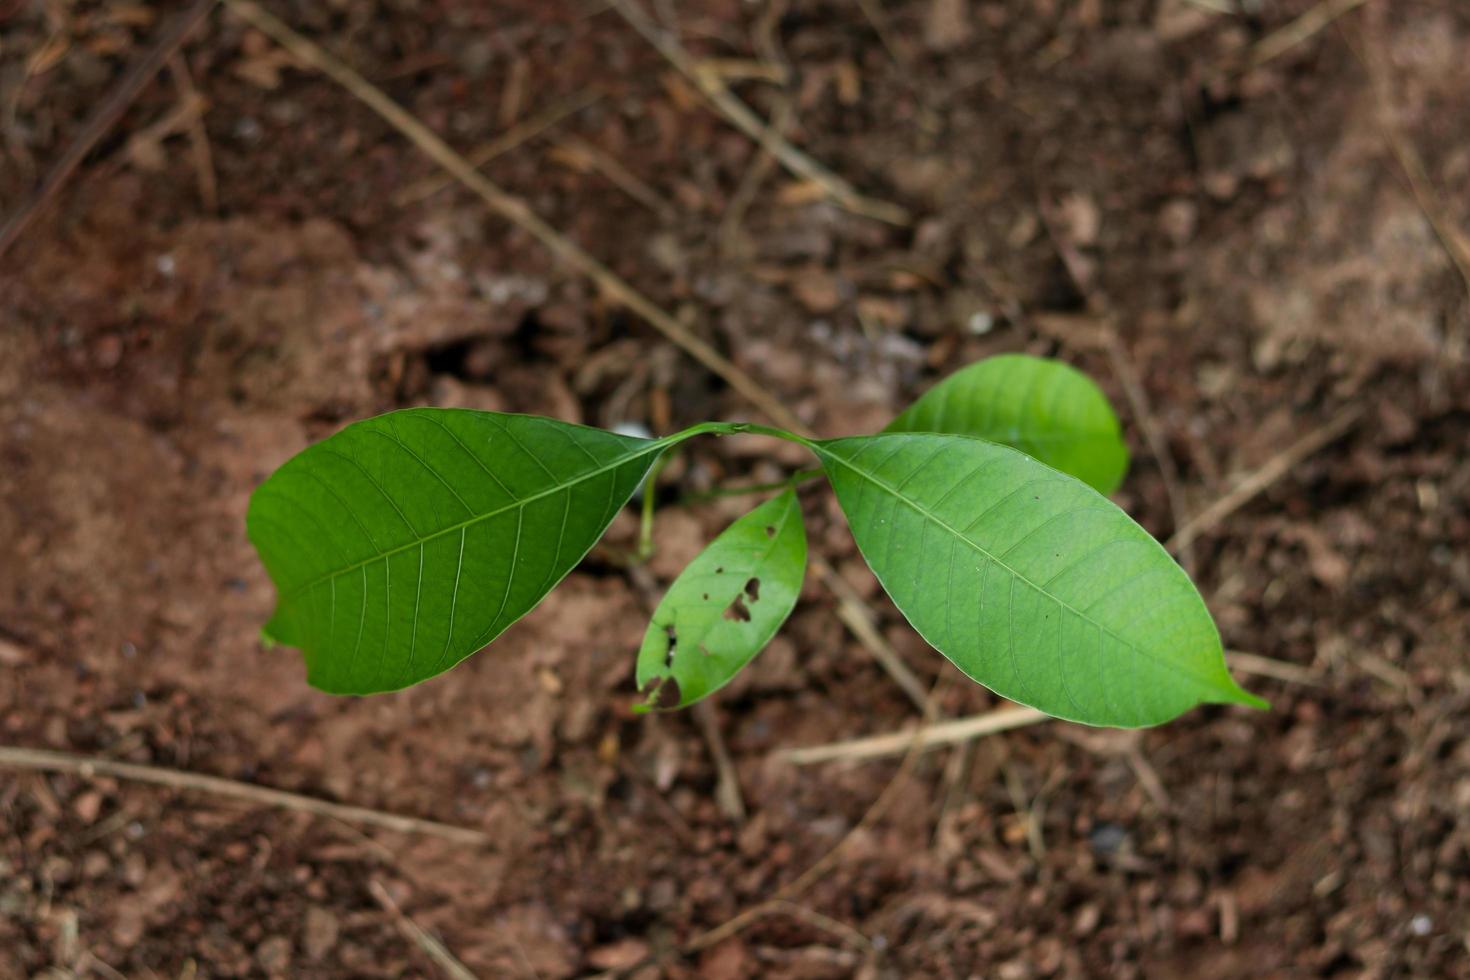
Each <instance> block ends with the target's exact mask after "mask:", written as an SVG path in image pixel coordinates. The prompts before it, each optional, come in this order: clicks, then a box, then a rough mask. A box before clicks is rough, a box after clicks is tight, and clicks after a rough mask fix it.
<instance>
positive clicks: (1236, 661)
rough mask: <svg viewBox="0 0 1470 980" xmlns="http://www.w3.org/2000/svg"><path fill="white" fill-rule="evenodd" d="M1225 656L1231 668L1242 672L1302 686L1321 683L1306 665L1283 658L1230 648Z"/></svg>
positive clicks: (1314, 685)
mask: <svg viewBox="0 0 1470 980" xmlns="http://www.w3.org/2000/svg"><path fill="white" fill-rule="evenodd" d="M1225 658H1226V659H1227V660H1228V661H1229V662H1230V667H1231V669H1233V670H1236V671H1239V672H1240V673H1242V674H1254V675H1255V676H1256V677H1270V678H1272V679H1273V680H1278V681H1285V682H1286V683H1288V684H1301V685H1303V686H1304V687H1318V686H1320V685H1321V683H1322V681H1321V680H1320V679H1319V678H1318V677H1317V674H1316V673H1315V672H1313V671H1311V670H1309V669H1307V668H1306V667H1302V666H1300V665H1299V664H1293V663H1288V662H1287V661H1285V660H1277V659H1275V658H1274V657H1263V656H1261V655H1260V654H1258V653H1243V652H1241V651H1240V650H1230V651H1228V652H1227V653H1226V654H1225Z"/></svg>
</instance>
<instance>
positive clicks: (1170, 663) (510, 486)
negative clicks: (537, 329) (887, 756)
mask: <svg viewBox="0 0 1470 980" xmlns="http://www.w3.org/2000/svg"><path fill="white" fill-rule="evenodd" d="M742 433H754V434H760V435H765V436H772V437H775V438H779V439H786V440H789V441H791V442H795V443H798V444H800V445H802V446H805V447H806V448H807V449H809V450H811V452H812V453H813V454H814V456H815V457H816V460H817V462H818V463H819V464H820V471H819V472H820V473H822V474H825V475H826V477H827V478H828V480H829V481H830V482H831V483H832V486H833V488H834V489H835V491H836V494H837V501H838V504H839V505H840V506H841V508H842V510H843V512H844V513H845V514H846V516H847V520H848V524H849V525H850V527H851V528H852V532H853V536H854V537H855V538H856V540H857V544H858V548H859V550H860V551H861V552H862V554H863V557H864V559H865V560H866V561H867V562H868V565H869V566H870V567H871V568H872V569H873V572H874V574H875V575H876V576H877V578H878V581H879V582H880V583H881V584H882V586H883V588H884V589H885V590H886V591H887V592H888V594H889V595H890V596H891V597H892V598H893V601H894V604H895V605H896V606H897V607H898V609H899V611H900V612H902V613H903V615H904V616H905V617H906V618H907V619H908V621H909V623H910V624H912V625H913V627H914V628H915V629H916V630H918V632H919V634H920V635H921V636H923V638H924V639H925V640H926V641H927V642H928V643H929V644H930V645H932V646H933V647H934V648H935V649H937V650H938V651H939V652H940V653H942V654H944V655H945V656H946V657H948V658H949V659H950V660H951V661H952V662H953V663H954V664H955V665H956V666H958V667H959V668H960V669H961V670H963V671H964V672H965V673H966V674H968V675H969V676H970V677H972V678H974V679H975V680H976V681H978V682H980V683H981V684H984V685H985V686H986V687H988V688H990V689H991V690H993V691H995V692H996V693H998V694H1000V695H1002V696H1004V697H1006V698H1009V699H1011V700H1013V701H1018V702H1020V703H1022V704H1027V705H1031V706H1033V707H1035V708H1038V709H1040V710H1042V711H1044V712H1047V713H1048V714H1051V715H1055V716H1056V717H1059V718H1064V719H1068V720H1071V721H1078V722H1083V723H1086V724H1091V725H1112V726H1118V727H1129V728H1132V727H1138V726H1143V725H1155V724H1159V723H1162V722H1165V721H1168V720H1169V719H1171V718H1174V717H1176V716H1177V715H1179V714H1180V713H1182V712H1184V711H1186V710H1188V709H1189V708H1191V707H1193V706H1195V705H1197V704H1200V703H1205V702H1210V703H1236V704H1246V705H1251V706H1254V707H1265V706H1266V705H1265V702H1263V701H1261V700H1260V699H1259V698H1256V697H1254V696H1253V695H1251V694H1249V693H1247V692H1245V691H1244V690H1242V689H1241V688H1240V687H1239V686H1237V685H1236V683H1235V682H1234V680H1233V679H1232V678H1231V677H1230V674H1229V672H1228V671H1227V669H1226V666H1225V660H1224V656H1223V652H1222V649H1221V645H1220V637H1219V633H1218V632H1217V631H1216V629H1215V624H1214V622H1213V620H1212V619H1211V618H1210V614H1209V612H1208V610H1206V608H1205V604H1204V602H1203V600H1201V598H1200V596H1199V593H1198V592H1197V591H1196V590H1195V588H1194V586H1193V584H1192V583H1191V582H1190V581H1189V578H1188V576H1186V575H1185V573H1184V572H1183V570H1182V569H1180V567H1179V566H1178V565H1177V564H1176V563H1175V562H1174V560H1173V559H1172V558H1171V557H1170V556H1169V555H1168V553H1167V552H1165V551H1164V549H1163V548H1162V547H1161V546H1160V545H1159V544H1158V542H1156V541H1155V540H1154V539H1153V538H1152V537H1150V536H1149V535H1148V533H1147V532H1145V531H1144V530H1143V529H1142V528H1141V527H1139V526H1138V525H1137V524H1136V523H1134V521H1133V520H1132V519H1130V518H1129V517H1128V515H1127V514H1125V513H1124V512H1123V511H1122V510H1120V509H1119V508H1118V507H1117V506H1116V505H1114V504H1113V503H1111V502H1110V501H1109V500H1108V499H1107V497H1106V496H1104V494H1106V493H1109V492H1111V491H1112V490H1113V489H1115V488H1116V487H1117V485H1118V483H1119V482H1120V481H1121V479H1122V477H1123V474H1124V471H1125V470H1126V468H1127V464H1128V454H1127V449H1126V447H1125V445H1124V443H1123V441H1122V438H1121V436H1120V433H1119V426H1118V421H1117V417H1116V416H1115V414H1114V413H1113V410H1112V408H1111V406H1109V404H1108V402H1107V399H1106V398H1105V397H1104V395H1103V394H1102V392H1101V391H1099V390H1098V388H1097V386H1096V385H1094V384H1093V383H1092V382H1091V381H1090V380H1088V379H1087V378H1086V377H1085V376H1084V375H1082V374H1080V373H1079V372H1077V371H1075V370H1073V369H1072V368H1070V367H1067V366H1066V365H1063V364H1059V363H1057V362H1053V361H1046V360H1042V359H1039V358H1033V357H1026V356H1021V355H1005V356H1001V357H994V358H990V359H987V360H985V361H981V362H979V363H977V364H974V365H971V366H970V367H968V368H965V369H963V370H961V371H959V372H957V373H956V374H954V375H952V376H951V377H950V378H948V379H946V380H945V381H943V382H941V383H940V384H938V385H937V386H935V387H934V388H932V389H931V390H930V391H929V392H928V393H926V394H925V395H924V396H923V397H922V398H920V399H919V400H918V401H916V402H915V403H914V404H913V405H912V406H910V407H909V409H908V410H906V411H905V412H903V414H901V415H899V416H898V418H896V419H894V421H893V422H892V423H891V424H890V425H889V426H888V427H887V428H886V429H885V430H884V431H883V432H881V433H878V434H876V435H868V436H853V437H848V438H842V439H824V440H815V439H808V438H805V437H803V436H799V435H796V434H793V433H790V432H786V431H784V430H781V429H775V428H771V427H769V426H764V425H756V424H752V423H745V422H705V423H701V424H699V425H696V426H693V427H691V428H689V429H685V430H684V431H683V432H678V433H675V434H673V435H670V436H664V437H662V438H659V439H639V438H634V437H631V436H625V435H619V434H616V433H612V432H606V431H603V430H601V429H595V428H588V427H586V426H580V425H571V424H568V423H565V422H558V421H556V420H554V419H547V418H540V417H535V416H527V415H508V414H502V413H498V412H475V411H467V410H461V409H433V408H415V409H406V410H402V411H397V412H390V413H389V414H387V415H381V416H378V417H376V418H371V419H365V420H363V421H360V422H356V423H353V424H352V425H349V426H347V427H346V428H344V429H343V430H342V431H340V432H338V433H336V434H335V435H333V436H330V437H328V438H327V439H324V440H322V441H321V442H319V443H317V444H316V445H313V446H311V447H309V448H307V449H306V450H304V451H303V452H301V453H299V454H298V455H297V456H295V457H294V458H292V459H291V460H289V461H287V462H286V464H285V465H283V466H282V467H281V468H280V469H279V470H277V471H276V472H275V473H274V474H273V475H272V476H271V477H270V478H269V479H267V480H266V481H265V482H264V483H263V484H262V485H261V486H260V487H259V488H258V489H257V490H256V491H255V494H254V495H253V496H252V498H251V501H250V508H249V513H248V515H247V518H246V523H247V528H248V532H249V536H250V540H251V541H252V542H253V543H254V544H255V547H256V549H257V550H258V551H259V553H260V556H261V560H262V561H263V562H264V563H265V566H266V569H267V571H268V572H269V573H270V576H271V579H272V580H273V581H274V582H275V584H276V588H277V591H278V597H279V598H278V603H277V607H276V612H275V615H274V616H273V617H272V618H271V620H270V622H269V623H268V624H267V625H266V627H265V631H264V632H265V637H266V639H267V640H268V641H270V642H274V643H281V644H286V645H289V646H294V647H297V648H299V649H300V650H302V651H303V653H304V654H305V656H306V665H307V679H308V680H309V682H310V683H311V684H312V685H314V686H315V687H318V688H320V689H321V690H324V691H328V692H332V693H339V694H371V693H376V692H383V691H393V690H397V689H400V688H404V687H407V686H409V685H411V684H416V683H418V682H419V681H423V680H427V679H428V678H430V677H433V676H435V675H437V674H440V673H443V672H444V671H446V670H448V669H449V668H450V667H453V666H454V665H455V664H457V663H459V662H460V661H461V660H463V659H465V658H466V657H468V656H469V655H470V654H472V653H474V652H475V651H477V650H479V649H480V648H481V647H483V646H485V645H486V644H487V643H489V642H490V641H492V640H493V639H495V637H497V636H499V635H500V633H501V632H502V631H504V630H505V629H506V627H508V626H510V624H511V623H513V622H515V621H516V620H517V619H519V618H520V617H521V616H523V615H525V614H526V613H527V612H529V611H530V610H531V608H532V607H534V606H535V605H536V603H537V602H539V601H540V600H541V598H542V597H543V596H545V595H546V594H547V593H548V592H550V591H551V589H552V588H554V587H555V586H556V584H557V583H558V582H559V581H561V579H562V578H563V577H564V576H565V575H566V574H567V573H568V572H570V571H571V570H572V569H573V568H574V567H575V566H576V565H577V563H578V562H579V561H581V559H582V557H583V556H584V555H586V553H587V552H588V550H590V549H591V547H592V546H593V545H594V544H595V543H596V542H597V539H598V538H599V537H600V536H601V535H602V533H603V531H605V530H606V529H607V526H608V525H609V524H610V523H611V522H612V519H613V517H614V515H615V514H616V513H617V512H618V510H619V509H620V508H622V507H623V506H624V505H625V504H626V503H627V502H628V500H629V499H630V498H631V497H632V496H633V494H634V493H635V492H636V491H637V489H638V487H639V485H640V484H641V483H642V481H643V480H644V478H645V477H646V476H647V475H648V473H649V471H650V470H651V469H652V468H653V467H654V465H655V463H656V462H657V461H658V460H659V458H660V457H661V456H663V454H665V453H667V452H669V451H671V450H673V449H674V448H675V447H677V446H679V445H680V444H681V443H683V442H685V441H686V440H688V439H691V438H693V437H695V436H698V435H704V434H712V435H736V434H742ZM801 476H802V475H798V476H797V477H793V479H792V481H791V483H790V485H788V486H786V487H785V488H784V489H783V490H782V491H781V492H780V493H779V494H778V495H777V496H776V497H774V498H773V499H771V500H768V501H766V502H765V503H763V504H761V505H759V506H758V507H756V508H755V509H754V510H752V511H751V512H750V513H748V514H746V515H745V516H744V517H742V518H740V519H739V520H737V521H736V522H735V523H734V524H732V525H731V526H730V527H729V528H728V529H726V530H725V531H724V533H722V534H721V535H720V536H719V537H718V538H716V539H715V540H714V541H713V542H712V543H711V544H710V545H709V546H708V547H707V548H706V549H705V550H704V551H703V552H702V553H701V554H700V555H698V556H697V557H696V558H695V559H694V561H693V562H691V563H690V564H689V566H688V567H687V568H686V569H685V570H684V571H683V572H682V573H681V574H680V575H679V577H678V578H677V579H676V580H675V581H674V583H673V585H672V586H670V588H669V591H668V593H667V594H666V595H665V596H664V598H663V600H662V601H661V602H660V603H659V605H658V608H657V609H656V610H655V612H654V614H653V621H652V623H651V624H650V625H649V628H648V631H647V633H646V635H645V636H644V639H643V644H642V647H641V648H640V650H639V653H638V661H637V683H638V686H639V689H640V690H641V691H645V692H647V695H648V698H647V702H646V705H645V706H646V707H659V708H663V707H682V706H684V705H687V704H691V703H693V702H695V701H697V700H699V699H701V698H703V697H706V696H708V695H709V694H711V693H712V692H714V691H715V690H717V689H718V688H719V687H721V686H722V685H723V684H725V683H727V682H728V681H729V680H730V679H731V678H732V677H733V676H734V675H735V674H736V673H737V672H738V671H739V670H740V669H741V668H742V667H744V666H745V665H746V664H747V663H749V662H750V660H751V659H752V658H753V657H754V656H755V655H756V654H757V653H758V652H759V651H760V650H761V648H762V647H764V646H765V644H766V643H767V642H768V641H769V640H770V638H771V637H772V636H773V635H774V634H775V632H776V630H777V629H779V628H780V626H781V623H782V622H784V621H785V619H786V617H787V616H788V615H789V614H790V612H791V610H792V608H793V607H794V606H795V604H796V599H797V595H798V594H799V592H800V591H801V583H802V578H803V575H804V574H805V567H806V535H805V531H804V530H803V526H802V514H801V506H800V502H799V501H798V499H797V495H796V492H795V483H796V482H797V480H798V479H800V478H801Z"/></svg>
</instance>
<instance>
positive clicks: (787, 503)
mask: <svg viewBox="0 0 1470 980" xmlns="http://www.w3.org/2000/svg"><path fill="white" fill-rule="evenodd" d="M805 575H806V530H805V529H804V528H803V527H802V523H801V504H800V502H799V501H798V500H797V499H796V492H795V491H794V490H789V489H788V490H787V491H786V492H785V493H783V494H781V495H780V496H779V497H776V498H774V499H772V500H768V501H766V502H765V503H763V504H761V505H760V506H759V507H757V508H756V509H755V510H753V511H751V512H750V513H749V514H746V515H745V516H744V517H742V518H740V519H739V520H738V521H736V522H735V523H734V524H731V525H730V526H729V527H728V528H726V529H725V531H724V533H722V534H721V535H720V536H719V537H718V538H715V540H714V541H712V542H710V544H709V546H708V547H706V548H705V549H704V550H703V551H701V552H700V553H699V554H698V555H697V556H695V558H694V560H693V561H692V562H690V563H689V564H688V566H686V567H685V569H684V570H683V571H682V572H680V573H679V577H678V578H676V579H675V580H674V584H673V585H671V586H669V591H668V593H667V594H666V595H665V596H664V597H663V601H662V602H660V603H659V604H658V608H657V609H656V610H654V613H653V621H652V622H651V623H649V626H648V632H647V633H646V634H645V635H644V637H643V646H642V648H641V649H640V650H639V651H638V671H637V680H638V689H639V690H640V691H641V690H644V689H645V688H647V687H648V685H649V684H650V683H654V685H655V686H654V688H653V689H652V690H651V691H649V694H648V701H647V703H646V704H645V705H644V706H643V707H644V709H645V710H646V709H647V708H682V707H684V706H685V705H688V704H693V703H694V702H695V701H698V700H700V699H701V698H704V697H707V696H709V695H710V694H712V693H714V692H715V691H716V690H718V689H719V688H721V687H723V686H724V685H725V684H726V683H727V682H728V681H729V680H730V678H732V677H734V676H735V675H736V674H737V673H739V671H740V669H741V668H742V667H744V666H745V665H746V664H747V663H749V662H750V661H751V659H752V658H754V657H755V655H756V654H757V653H759V652H760V651H761V649H762V648H763V647H764V646H765V645H766V644H767V643H768V642H770V639H771V637H772V636H774V635H775V634H776V630H778V629H780V627H781V624H782V623H784V622H785V621H786V617H787V616H789V615H790V614H791V610H792V608H793V607H794V606H795V605H796V597H797V595H798V594H799V593H800V592H801V580H802V578H803V577H804V576H805Z"/></svg>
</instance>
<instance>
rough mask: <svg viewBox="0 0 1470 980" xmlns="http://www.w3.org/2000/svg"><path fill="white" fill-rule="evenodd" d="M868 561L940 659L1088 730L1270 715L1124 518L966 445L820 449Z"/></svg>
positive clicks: (880, 439) (883, 442)
mask: <svg viewBox="0 0 1470 980" xmlns="http://www.w3.org/2000/svg"><path fill="white" fill-rule="evenodd" d="M813 448H814V449H815V450H816V452H817V454H818V456H819V457H820V458H821V460H822V465H823V468H824V469H825V470H826V471H827V475H828V477H829V478H830V479H831V481H832V485H833V486H834V487H835V488H836V490H837V499H838V502H839V503H840V504H841V506H842V509H843V511H844V512H845V513H846V514H847V520H848V524H849V525H851V527H852V532H853V536H854V537H855V538H856V539H857V543H858V547H859V549H861V551H862V553H863V557H864V558H865V559H866V560H867V562H868V564H869V565H870V566H871V567H872V569H873V571H874V573H876V574H877V576H878V581H879V582H881V583H882V585H883V588H884V589H886V590H887V591H888V594H889V595H890V596H892V597H893V601H894V603H895V604H896V605H897V606H898V608H899V610H900V611H901V612H902V613H903V614H904V616H905V617H907V618H908V621H909V622H910V623H911V624H913V626H914V628H915V629H916V630H918V631H919V633H920V635H922V636H923V637H924V639H925V640H927V641H928V642H929V643H930V644H931V645H932V646H933V647H934V648H935V649H937V650H939V652H941V653H943V654H944V655H945V656H946V657H948V658H949V659H950V660H952V661H953V662H954V663H955V665H956V666H958V667H959V668H960V669H961V670H963V671H964V672H965V673H966V674H969V675H970V676H971V677H973V678H974V679H975V680H977V681H979V682H980V683H981V684H984V685H985V686H986V687H988V688H990V689H991V690H993V691H995V692H996V693H998V694H1000V695H1002V696H1004V697H1007V698H1010V699H1011V700H1013V701H1019V702H1020V703H1022V704H1027V705H1031V706H1032V707H1034V708H1039V709H1040V710H1042V711H1045V712H1047V713H1048V714H1051V715H1055V716H1057V717H1059V718H1065V719H1068V720H1071V721H1079V722H1083V723H1086V724H1089V725H1113V726H1118V727H1124V728H1135V727H1140V726H1144V725H1157V724H1160V723H1162V722H1165V721H1168V720H1169V719H1171V718H1174V717H1176V716H1177V715H1179V714H1181V713H1182V712H1184V711H1186V710H1188V709H1189V708H1191V707H1193V706H1194V705H1196V704H1200V703H1202V702H1214V703H1238V704H1248V705H1252V706H1255V707H1265V706H1266V704H1265V702H1264V701H1262V700H1260V699H1259V698H1257V697H1255V696H1253V695H1251V694H1248V693H1247V692H1245V691H1243V690H1241V689H1240V687H1238V686H1237V685H1236V683H1235V681H1234V680H1233V679H1232V678H1231V677H1230V674H1229V672H1228V671H1227V670H1226V667H1225V659H1224V654H1223V651H1222V649H1221V646H1220V635H1219V633H1218V632H1217V631H1216V629H1215V624H1214V621H1213V620H1212V619H1211V618H1210V614H1209V611H1208V610H1207V609H1206V608H1205V604H1204V601H1203V600H1202V599H1201V598H1200V595H1199V593H1198V592H1197V591H1196V590H1195V588H1194V585H1193V583H1191V582H1190V581H1189V577H1188V576H1187V575H1185V573H1184V571H1183V569H1181V568H1180V567H1179V566H1178V565H1177V564H1176V563H1175V562H1174V559H1173V558H1171V557H1170V556H1169V554H1168V552H1166V551H1164V549H1163V547H1162V546H1160V545H1159V543H1158V542H1157V541H1155V540H1154V539H1153V538H1152V537H1150V536H1149V534H1148V533H1147V532H1146V531H1144V530H1143V528H1141V527H1139V526H1138V525H1137V524H1135V523H1134V522H1133V520H1132V519H1131V518H1129V517H1128V515H1127V514H1125V513H1123V511H1121V510H1120V509H1118V507H1117V506H1115V505H1114V504H1112V503H1111V502H1109V501H1108V499H1107V498H1106V497H1103V496H1102V495H1101V494H1099V493H1097V492H1096V491H1095V490H1093V489H1092V488H1090V487H1088V486H1086V485H1085V484H1083V483H1081V482H1079V481H1077V480H1075V479H1073V478H1071V477H1069V476H1066V475H1065V474H1062V473H1059V472H1057V471H1056V470H1054V469H1052V468H1050V467H1048V466H1045V465H1043V464H1041V463H1039V462H1037V461H1036V460H1034V459H1032V458H1031V457H1030V456H1027V455H1025V454H1023V453H1020V452H1018V451H1016V450H1014V449H1011V448H1009V447H1006V446H1002V445H998V444H996V443H993V442H986V441H983V440H980V439H976V438H970V437H965V436H948V435H937V434H919V433H910V434H899V433H893V434H884V435H876V436H860V437H856V438H850V439H834V440H830V441H826V442H818V443H815V444H814V446H813Z"/></svg>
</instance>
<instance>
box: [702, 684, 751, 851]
mask: <svg viewBox="0 0 1470 980" xmlns="http://www.w3.org/2000/svg"><path fill="white" fill-rule="evenodd" d="M694 720H695V721H697V722H698V723H699V728H700V730H701V731H702V732H704V740H705V741H706V742H708V743H709V751H710V755H711V756H713V757H714V761H715V773H716V775H717V781H716V783H715V801H716V802H717V803H718V804H719V806H720V810H721V811H723V812H724V814H725V816H726V817H728V818H729V819H731V820H733V821H735V822H736V823H744V822H745V816H746V813H745V797H744V795H742V794H741V792H740V774H739V772H738V771H736V769H735V760H733V759H731V758H730V750H729V749H728V748H726V747H725V736H724V735H722V734H721V733H720V722H719V719H718V718H716V717H715V705H714V702H713V701H700V702H699V703H698V704H696V705H695V706H694Z"/></svg>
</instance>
